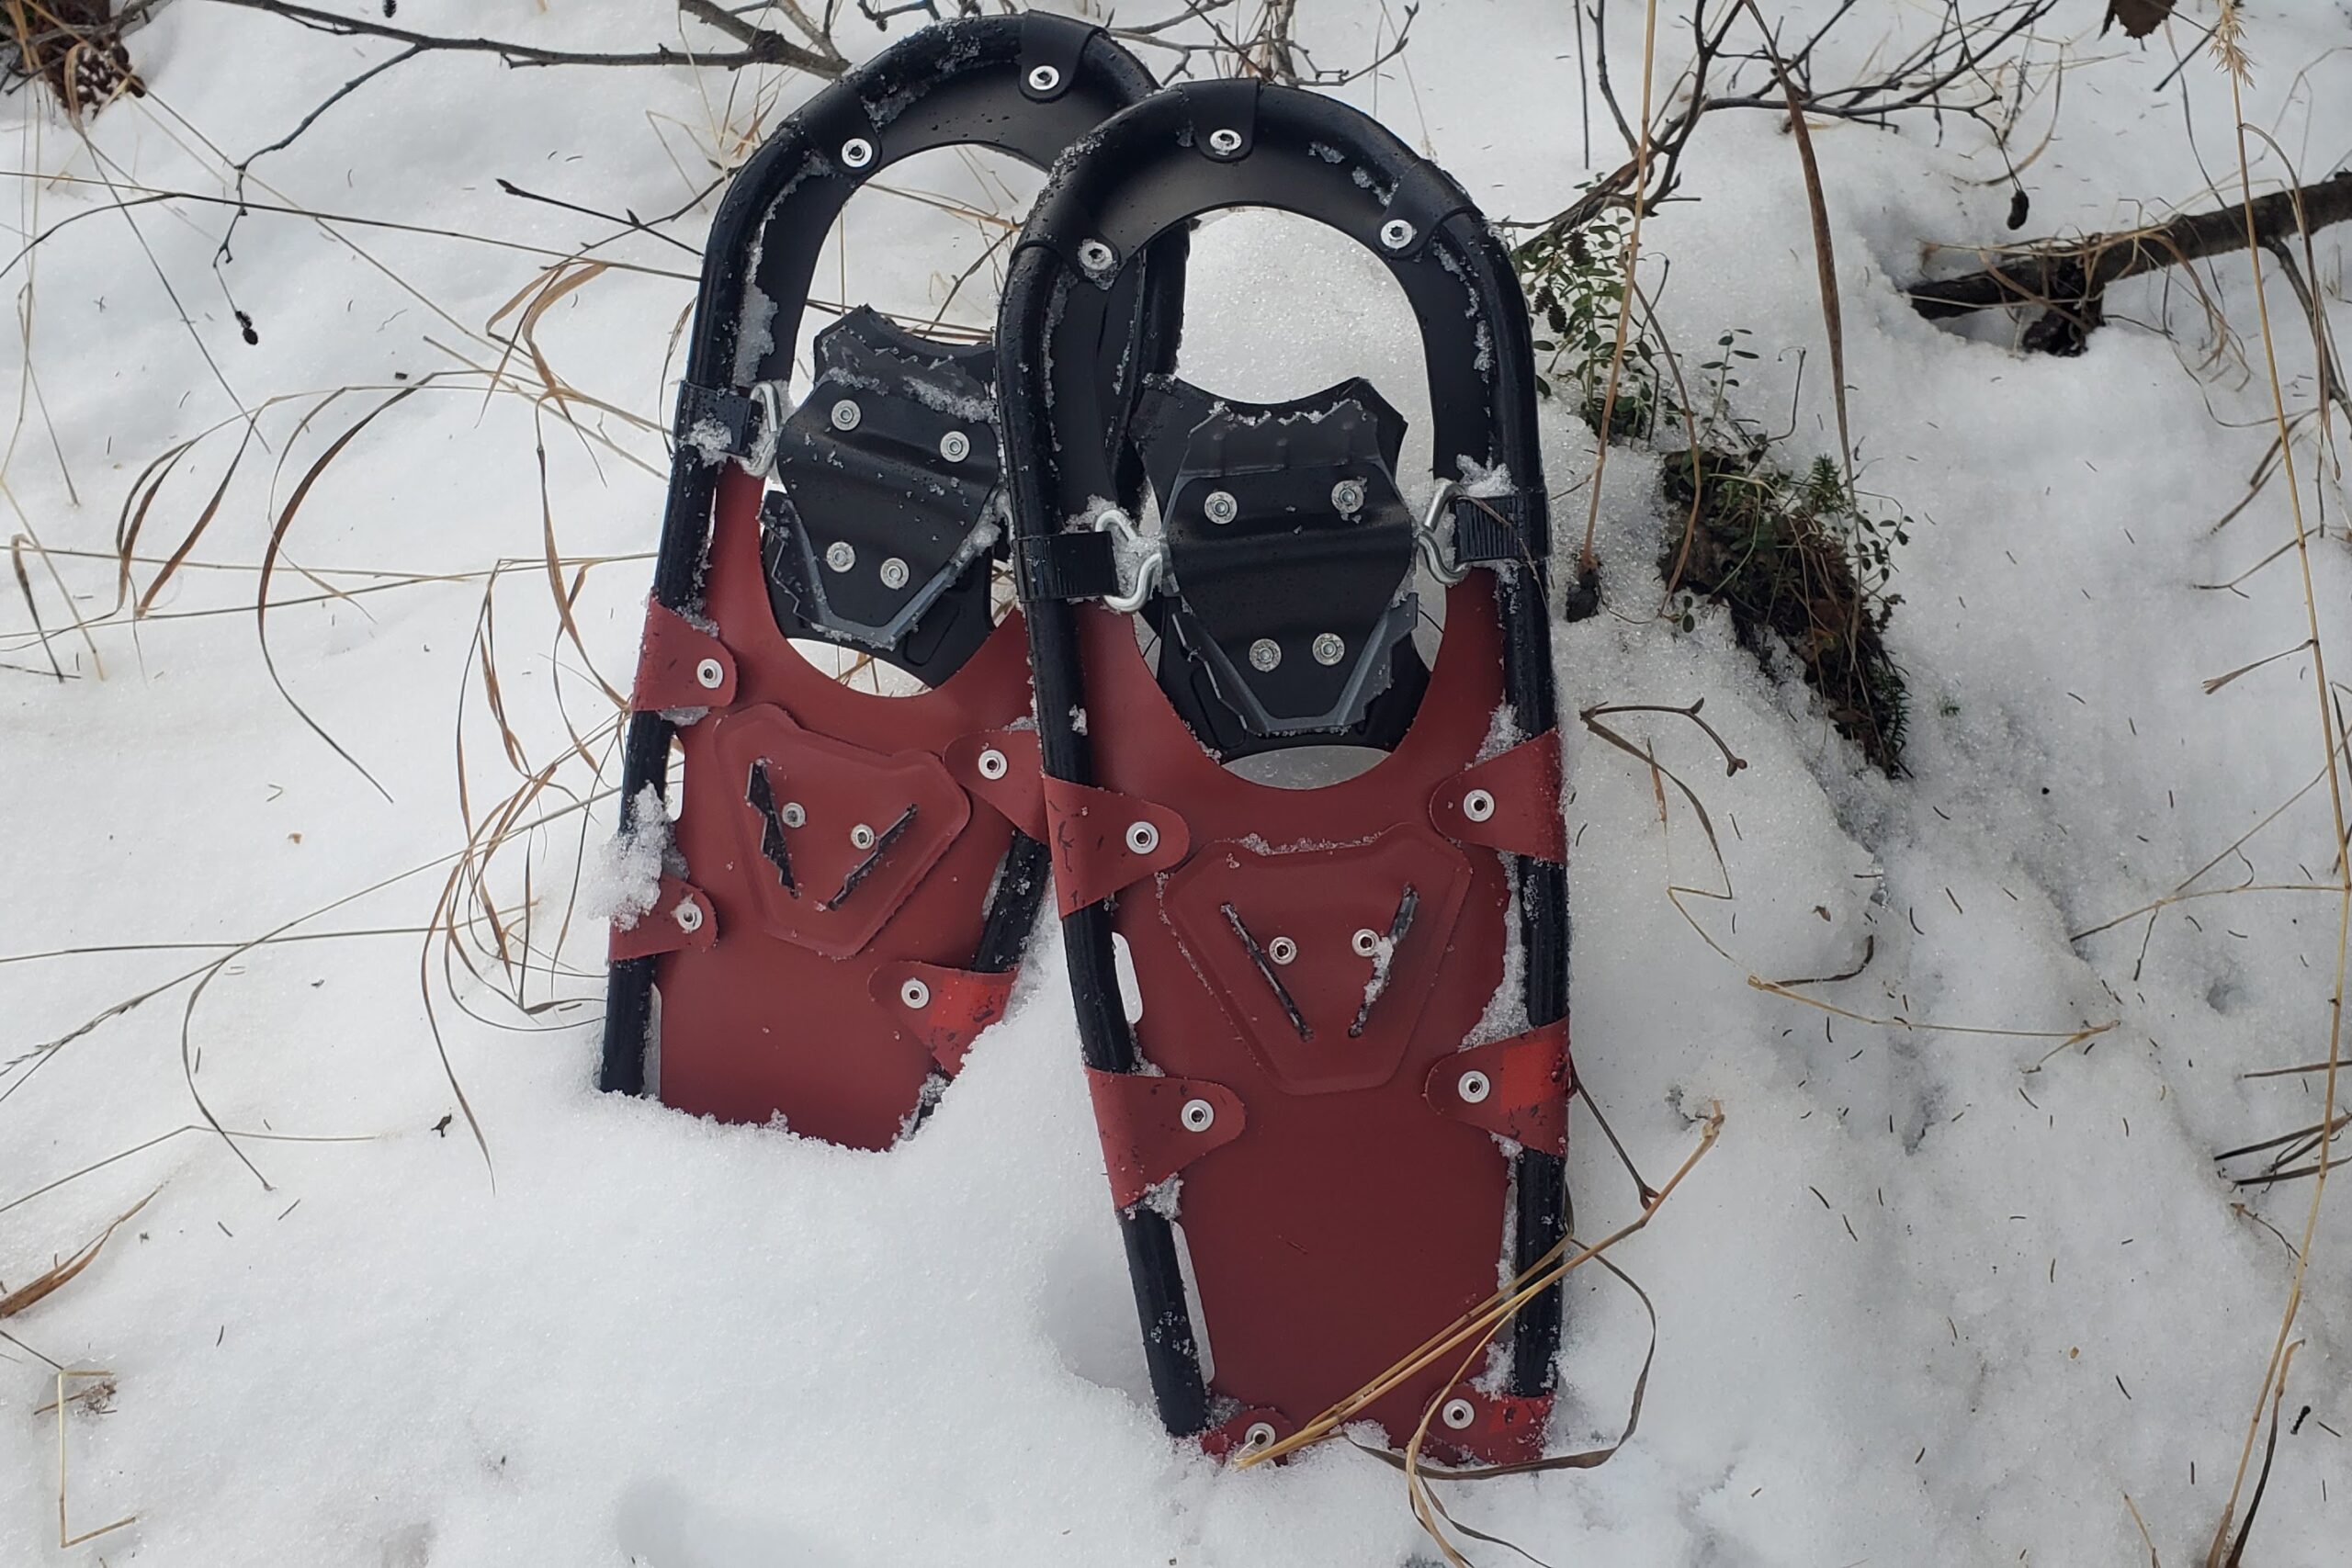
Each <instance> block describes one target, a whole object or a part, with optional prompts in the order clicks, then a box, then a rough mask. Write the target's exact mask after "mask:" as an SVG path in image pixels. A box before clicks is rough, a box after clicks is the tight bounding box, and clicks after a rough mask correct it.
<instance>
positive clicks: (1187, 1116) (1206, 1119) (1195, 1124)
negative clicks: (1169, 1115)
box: [1181, 1100, 1216, 1133]
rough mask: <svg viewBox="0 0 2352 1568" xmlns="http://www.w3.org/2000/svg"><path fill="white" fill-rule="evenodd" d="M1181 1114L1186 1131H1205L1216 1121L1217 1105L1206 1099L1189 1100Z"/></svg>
mask: <svg viewBox="0 0 2352 1568" xmlns="http://www.w3.org/2000/svg"><path fill="white" fill-rule="evenodd" d="M1181 1114H1182V1117H1183V1119H1184V1129H1185V1131H1187V1132H1191V1133H1205V1132H1207V1131H1208V1130H1209V1128H1210V1127H1211V1126H1212V1125H1213V1124H1214V1123H1215V1122H1216V1106H1214V1105H1211V1104H1210V1103H1209V1102H1208V1101H1207V1100H1186V1101H1185V1102H1184V1109H1183V1111H1182V1112H1181Z"/></svg>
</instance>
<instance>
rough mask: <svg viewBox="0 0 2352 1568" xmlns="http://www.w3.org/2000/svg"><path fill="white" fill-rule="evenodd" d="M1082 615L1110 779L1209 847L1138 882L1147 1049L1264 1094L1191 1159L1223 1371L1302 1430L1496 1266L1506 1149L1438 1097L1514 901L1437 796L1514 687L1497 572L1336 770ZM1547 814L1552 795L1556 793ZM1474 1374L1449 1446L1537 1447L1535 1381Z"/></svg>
mask: <svg viewBox="0 0 2352 1568" xmlns="http://www.w3.org/2000/svg"><path fill="white" fill-rule="evenodd" d="M1077 614H1078V617H1079V626H1080V647H1081V649H1082V653H1083V658H1084V660H1085V676H1086V693H1087V714H1086V719H1087V729H1088V733H1089V735H1090V737H1091V741H1092V750H1093V754H1094V758H1095V763H1096V770H1097V775H1098V777H1097V783H1098V784H1101V785H1102V786H1103V788H1105V789H1110V790H1115V791H1118V792H1120V793H1122V794H1125V795H1132V796H1135V797H1137V798H1139V799H1142V800H1147V801H1151V802H1154V803H1159V804H1165V805H1168V806H1171V807H1176V808H1178V809H1180V810H1181V811H1182V815H1183V817H1184V819H1185V823H1186V827H1187V829H1188V830H1189V832H1190V835H1191V840H1192V846H1193V852H1192V855H1191V857H1190V858H1189V859H1188V860H1187V861H1186V862H1185V863H1184V864H1183V865H1182V867H1181V868H1179V869H1177V870H1175V871H1174V872H1172V873H1168V874H1161V875H1159V876H1158V877H1156V878H1154V879H1152V881H1151V882H1149V883H1147V884H1142V885H1138V886H1135V887H1131V888H1129V889H1127V890H1126V891H1125V893H1123V894H1121V895H1120V896H1119V897H1118V900H1117V905H1116V913H1115V917H1114V919H1115V925H1116V929H1117V930H1118V931H1119V932H1120V934H1121V935H1123V936H1124V937H1125V940H1126V942H1127V945H1128V949H1129V952H1130V954H1131V956H1132V959H1133V962H1134V964H1135V970H1136V979H1137V981H1138V983H1139V987H1140V990H1141V993H1142V996H1143V998H1144V1011H1143V1016H1142V1019H1141V1020H1140V1021H1138V1022H1137V1023H1136V1043H1137V1045H1138V1047H1139V1049H1140V1051H1141V1052H1142V1055H1144V1057H1145V1058H1146V1059H1147V1060H1148V1061H1149V1062H1150V1063H1152V1064H1153V1065H1155V1066H1158V1067H1159V1068H1160V1069H1162V1070H1163V1071H1165V1072H1167V1073H1169V1074H1170V1075H1174V1076H1176V1077H1186V1078H1195V1079H1200V1080H1204V1081H1206V1082H1210V1083H1214V1084H1217V1085H1221V1086H1223V1087H1225V1088H1227V1089H1231V1090H1233V1091H1234V1092H1235V1093H1236V1094H1237V1095H1238V1096H1239V1098H1240V1100H1241V1103H1242V1104H1243V1106H1244V1107H1246V1111H1247V1125H1246V1127H1245V1128H1244V1130H1243V1131H1242V1132H1241V1133H1240V1134H1239V1135H1238V1136H1237V1137H1235V1138H1234V1139H1233V1140H1232V1141H1231V1142H1230V1143H1228V1144H1226V1145H1223V1146H1221V1147H1216V1148H1211V1149H1208V1150H1207V1151H1206V1152H1204V1153H1203V1154H1201V1155H1200V1156H1198V1157H1197V1158H1193V1159H1192V1160H1190V1161H1189V1163H1187V1164H1185V1165H1184V1167H1183V1168H1182V1189H1181V1193H1180V1197H1179V1210H1178V1213H1179V1224H1180V1225H1181V1227H1182V1231H1183V1234H1184V1240H1185V1244H1186V1247H1187V1249H1188V1251H1189V1252H1190V1254H1191V1258H1192V1264H1193V1275H1194V1280H1195V1282H1196V1286H1197V1289H1198V1292H1199V1306H1200V1316H1201V1318H1202V1319H1203V1322H1202V1323H1201V1325H1200V1326H1201V1328H1202V1329H1203V1332H1204V1337H1205V1338H1206V1339H1207V1340H1208V1342H1209V1347H1210V1356H1211V1359H1213V1360H1214V1362H1215V1367H1216V1375H1215V1377H1214V1379H1213V1380H1212V1383H1211V1386H1212V1389H1213V1390H1214V1392H1216V1393H1219V1394H1222V1395H1226V1396H1229V1397H1230V1398H1232V1399H1234V1400H1236V1401H1238V1402H1239V1404H1241V1405H1243V1406H1244V1407H1246V1408H1248V1409H1250V1410H1253V1411H1273V1412H1277V1413H1279V1415H1280V1416H1281V1417H1283V1419H1284V1420H1285V1421H1286V1422H1288V1423H1290V1424H1294V1425H1303V1424H1304V1423H1305V1422H1306V1421H1307V1420H1309V1419H1311V1418H1312V1417H1314V1416H1317V1415H1318V1414H1320V1413H1321V1412H1322V1411H1323V1410H1324V1409H1325V1408H1327V1407H1328V1406H1329V1405H1330V1404H1332V1403H1334V1402H1335V1401H1337V1400H1339V1399H1340V1398H1342V1397H1344V1396H1346V1395H1348V1394H1350V1393H1353V1392H1354V1391H1355V1390H1356V1389H1357V1388H1359V1387H1360V1386H1362V1385H1363V1383H1365V1382H1369V1381H1371V1380H1372V1379H1373V1378H1374V1376H1376V1375H1378V1374H1379V1373H1380V1372H1382V1371H1385V1369H1386V1368H1388V1367H1389V1366H1390V1365H1391V1364H1393V1363H1394V1362H1395V1361H1397V1360H1398V1359H1401V1358H1403V1357H1404V1356H1406V1355H1407V1354H1408V1353H1409V1352H1411V1351H1412V1350H1413V1349H1414V1348H1416V1347H1418V1346H1419V1345H1420V1344H1421V1343H1422V1342H1423V1341H1424V1340H1425V1339H1427V1338H1428V1337H1430V1335H1432V1334H1434V1333H1435V1332H1437V1331H1438V1330H1440V1329H1442V1328H1443V1327H1445V1326H1446V1325H1448V1324H1450V1323H1452V1322H1453V1319H1454V1318H1455V1317H1457V1316H1458V1315H1460V1314H1462V1313H1463V1312H1464V1311H1466V1310H1468V1309H1470V1308H1473V1307H1475V1306H1476V1305H1477V1304H1479V1303H1481V1302H1483V1301H1484V1300H1486V1299H1487V1296H1488V1295H1490V1294H1491V1293H1492V1292H1494V1290H1495V1289H1496V1287H1497V1285H1498V1269H1500V1267H1501V1260H1502V1258H1503V1255H1504V1241H1503V1235H1504V1220H1505V1209H1506V1200H1507V1196H1508V1191H1509V1163H1508V1159H1507V1156H1506V1155H1505V1153H1504V1151H1503V1148H1502V1146H1501V1145H1498V1143H1497V1141H1496V1139H1495V1138H1494V1137H1493V1136H1492V1135H1490V1134H1488V1133H1487V1132H1486V1131H1484V1130H1482V1129H1480V1128H1478V1127H1476V1126H1474V1125H1471V1124H1468V1123H1467V1122H1464V1121H1462V1120H1459V1119H1456V1118H1454V1117H1453V1116H1450V1115H1447V1114H1444V1113H1442V1112H1441V1111H1439V1110H1437V1109H1436V1108H1434V1107H1433V1106H1432V1105H1431V1104H1430V1100H1428V1098H1427V1097H1426V1095H1425V1089H1426V1086H1427V1083H1428V1080H1429V1077H1430V1072H1431V1069H1432V1067H1433V1066H1434V1065H1435V1064H1436V1063H1437V1062H1438V1061H1439V1060H1440V1059H1441V1058H1443V1057H1447V1056H1450V1055H1453V1053H1454V1052H1455V1051H1456V1050H1457V1049H1459V1048H1460V1046H1461V1045H1462V1043H1463V1042H1464V1038H1465V1037H1466V1036H1467V1035H1468V1034H1469V1033H1470V1032H1471V1030H1472V1029H1473V1027H1474V1026H1475V1025H1476V1023H1477V1022H1478V1021H1479V1019H1480V1017H1481V1016H1482V1014H1483V1013H1484V1012H1485V1010H1486V1008H1487V1003H1488V1000H1489V998H1491V997H1492V996H1493V995H1494V993H1495V990H1496V987H1497V986H1498V984H1499V982H1500V980H1501V978H1502V963H1503V954H1504V952H1505V946H1506V940H1507V934H1506V933H1507V927H1506V922H1507V921H1510V920H1512V919H1516V914H1515V911H1514V909H1513V908H1512V906H1511V901H1510V886H1509V882H1508V878H1507V876H1506V874H1505V871H1504V864H1503V861H1502V859H1501V857H1500V856H1499V855H1498V854H1497V853H1496V852H1493V851H1492V850H1489V849H1484V848H1477V847H1473V846H1465V845H1461V844H1457V843H1455V842H1454V841H1453V840H1449V839H1447V838H1445V837H1443V836H1442V835H1440V834H1439V833H1438V831H1437V830H1436V829H1435V827H1434V826H1433V825H1432V823H1431V822H1430V818H1429V813H1428V807H1429V802H1430V797H1431V795H1432V793H1433V792H1434V791H1436V790H1437V789H1438V788H1439V787H1440V786H1441V785H1442V784H1444V783H1445V782H1446V781H1448V780H1450V779H1452V778H1453V776H1454V775H1455V774H1456V773H1459V772H1460V771H1461V770H1462V769H1464V768H1465V767H1467V766H1469V765H1471V764H1472V763H1473V762H1475V761H1476V759H1477V755H1478V751H1479V749H1480V747H1481V746H1482V745H1483V743H1484V742H1485V740H1486V739H1487V733H1488V727H1489V724H1490V722H1491V717H1492V715H1493V713H1494V711H1495V709H1496V707H1497V706H1498V704H1499V703H1500V702H1501V700H1502V683H1501V679H1502V678H1501V640H1500V635H1499V630H1498V625H1497V620H1496V613H1495V607H1494V602H1493V597H1492V593H1491V591H1490V588H1489V586H1488V584H1487V581H1486V579H1484V578H1483V577H1477V578H1474V579H1472V580H1471V581H1469V582H1468V583H1466V584H1465V585H1464V586H1461V587H1457V588H1455V589H1453V590H1452V591H1451V592H1449V594H1448V596H1447V601H1446V622H1445V635H1444V638H1443V641H1442V646H1441V649H1440V652H1439V656H1438V660H1437V664H1436V667H1435V669H1434V671H1432V673H1431V678H1430V688H1429V693H1428V695H1427V696H1426V697H1425V698H1424V699H1423V700H1422V703H1421V705H1420V709H1419V717H1418V719H1417V720H1416V722H1415V724H1414V726H1413V728H1412V729H1411V731H1410V732H1409V733H1408V735H1407V736H1406V738H1405V739H1404V741H1403V743H1402V744H1401V745H1400V746H1399V747H1398V748H1397V750H1396V751H1394V752H1393V753H1392V754H1391V755H1389V756H1388V757H1387V758H1385V760H1383V761H1381V762H1379V763H1378V764H1377V765H1376V766H1374V768H1372V769H1371V770H1370V771H1368V772H1366V773H1362V774H1360V775H1358V776H1356V777H1354V778H1352V779H1349V780H1346V781H1344V782H1342V783H1339V784H1331V785H1329V786H1327V787H1323V788H1319V789H1314V790H1284V789H1277V788H1273V787H1271V786H1268V785H1262V784H1254V783H1251V782H1250V781H1248V780H1246V779H1243V778H1240V777H1238V776H1237V775H1235V774H1233V773H1227V771H1225V770H1224V769H1223V768H1222V767H1220V766H1218V764H1217V763H1216V761H1214V760H1212V759H1211V758H1210V757H1208V756H1207V755H1206V754H1205V753H1204V752H1203V751H1202V750H1201V748H1200V746H1199V745H1198V744H1197V743H1196V742H1195V741H1194V740H1193V738H1192V736H1191V734H1190V732H1189V731H1187V730H1186V728H1184V726H1183V724H1182V721H1181V720H1180V719H1178V718H1177V717H1176V716H1175V714H1174V713H1173V712H1172V711H1171V710H1170V707H1169V705H1168V704H1167V702H1166V701H1165V699H1163V698H1162V697H1161V695H1160V694H1159V690H1158V689H1157V687H1156V685H1155V683H1154V682H1153V678H1152V675H1151V672H1150V671H1149V669H1148V667H1147V665H1146V663H1145V660H1144V659H1143V657H1142V655H1141V653H1140V652H1139V651H1138V649H1137V648H1136V637H1135V634H1134V630H1133V627H1132V626H1131V623H1130V622H1129V621H1128V620H1127V619H1126V618H1125V617H1122V616H1118V615H1113V614H1111V613H1109V612H1106V611H1104V610H1103V609H1102V608H1101V607H1099V606H1095V605H1082V606H1080V608H1079V610H1078V612H1077ZM1544 809H1547V810H1556V809H1557V795H1556V788H1555V790H1554V792H1553V798H1552V799H1551V801H1550V802H1549V803H1547V804H1546V806H1545V807H1544ZM1406 882H1410V883H1411V884H1412V885H1413V886H1414V887H1415V890H1416V893H1417V895H1418V897H1419V907H1418V908H1417V910H1416V913H1415V918H1414V920H1413V924H1412V926H1411V928H1410V930H1409V931H1408V933H1407V935H1406V937H1405V938H1404V940H1403V941H1402V942H1398V943H1397V946H1396V949H1395V952H1394V954H1393V956H1392V958H1391V960H1390V962H1391V974H1390V978H1389V982H1388V985H1387V987H1386V989H1385V991H1383V992H1382V993H1381V995H1380V996H1379V998H1378V999H1377V1000H1376V1001H1375V1002H1374V1006H1373V1007H1372V1008H1371V1009H1370V1010H1369V1011H1368V1013H1367V1014H1366V1016H1365V1017H1364V1020H1363V1028H1362V1030H1361V1032H1356V1033H1352V1034H1351V1028H1352V1027H1353V1026H1354V1025H1355V1023H1356V1019H1357V1014H1358V1011H1359V1010H1360V1009H1361V1008H1362V1006H1363V996H1364V993H1365V988H1366V986H1367V984H1368V982H1369V981H1370V979H1371V977H1372V975H1373V969H1374V960H1373V959H1371V958H1368V957H1366V956H1364V955H1363V954H1362V953H1360V952H1359V951H1358V950H1357V947H1356V945H1355V943H1356V935H1355V933H1357V932H1358V931H1371V932H1373V933H1374V935H1375V937H1385V935H1386V933H1387V932H1388V931H1389V929H1390V926H1391V922H1392V919H1393V917H1394V916H1395V914H1396V911H1397V904H1398V902H1399V897H1400V892H1401V886H1400V885H1401V884H1403V883H1406ZM1228 908H1229V909H1230V910H1231V913H1232V915H1234V916H1238V918H1239V919H1240V921H1241V924H1242V925H1243V927H1245V928H1246V929H1247V930H1248V931H1249V933H1250V939H1251V940H1252V941H1254V942H1256V943H1257V944H1258V945H1259V946H1260V947H1261V949H1263V948H1265V947H1266V946H1267V945H1268V944H1270V943H1271V942H1273V940H1274V939H1275V938H1277V937H1281V938H1286V939H1288V941H1289V942H1292V943H1295V949H1296V951H1295V954H1291V955H1290V961H1289V962H1288V963H1286V964H1273V965H1272V971H1273V973H1274V975H1275V976H1277V977H1279V978H1280V979H1281V980H1282V981H1283V988H1284V990H1285V991H1287V992H1288V993H1289V998H1290V1002H1291V1007H1290V1008H1289V1009H1286V1008H1285V1007H1284V1006H1283V1002H1282V998H1280V997H1278V996H1277V995H1276V993H1275V991H1274V989H1273V987H1272V985H1271V984H1269V983H1268V982H1267V980H1266V979H1265V976H1264V974H1263V972H1262V971H1261V969H1260V968H1259V966H1258V964H1256V962H1255V961H1253V959H1252V958H1251V957H1250V953H1249V950H1248V946H1247V944H1245V942H1243V940H1242V938H1241V936H1240V934H1239V933H1238V932H1236V931H1234V930H1233V929H1232V922H1231V919H1229V918H1228V917H1227V909H1228ZM1292 1010H1295V1012H1296V1013H1297V1015H1298V1016H1297V1017H1296V1018H1293V1017H1292V1016H1291V1013H1292ZM1302 1027H1303V1028H1304V1030H1305V1031H1306V1035H1311V1038H1310V1037H1306V1035H1303V1034H1302ZM1561 1092H1562V1093H1563V1094H1565V1088H1563V1089H1562V1090H1561ZM1453 1359H1458V1358H1453ZM1453 1359H1449V1360H1448V1362H1447V1363H1446V1364H1445V1365H1443V1366H1441V1367H1437V1368H1433V1369H1431V1370H1430V1371H1427V1372H1425V1373H1423V1374H1422V1375H1421V1376H1420V1377H1419V1378H1418V1379H1416V1380H1414V1381H1413V1382H1409V1383H1408V1384H1407V1385H1406V1386H1404V1387H1403V1388H1401V1389H1399V1390H1398V1391H1397V1392H1396V1393H1393V1394H1392V1395H1390V1396H1389V1397H1388V1398H1387V1399H1385V1400H1384V1401H1383V1402H1382V1403H1381V1404H1377V1405H1375V1406H1374V1407H1373V1409H1372V1411H1371V1412H1370V1414H1371V1415H1372V1416H1374V1418H1376V1419H1377V1420H1379V1421H1380V1422H1381V1423H1382V1425H1383V1426H1384V1427H1385V1428H1386V1429H1387V1431H1388V1433H1389V1434H1390V1437H1391V1438H1392V1439H1394V1440H1398V1441H1402V1440H1403V1439H1405V1438H1408V1437H1409V1435H1410V1434H1411V1432H1412V1429H1413V1427H1414V1426H1415V1425H1416V1423H1417V1422H1418V1421H1419V1418H1420V1415H1421V1412H1422V1410H1423V1408H1424V1407H1425V1406H1426V1405H1427V1404H1428V1402H1429V1401H1430V1399H1431V1398H1432V1397H1433V1396H1435V1395H1436V1394H1437V1393H1440V1392H1441V1390H1442V1387H1443V1385H1444V1384H1445V1383H1446V1382H1448V1378H1449V1374H1450V1372H1451V1371H1452V1366H1453ZM1480 1370H1481V1369H1480V1368H1479V1367H1477V1366H1474V1367H1473V1368H1472V1375H1473V1376H1476V1374H1477V1373H1478V1371H1480ZM1474 1397H1475V1398H1476V1404H1477V1405H1478V1409H1477V1413H1476V1414H1477V1419H1476V1420H1475V1421H1474V1423H1473V1429H1472V1430H1470V1431H1468V1432H1464V1433H1460V1434H1455V1433H1449V1432H1448V1431H1447V1430H1446V1429H1445V1428H1444V1427H1442V1426H1440V1425H1437V1424H1434V1423H1433V1424H1432V1431H1433V1433H1434V1435H1435V1438H1436V1440H1437V1441H1438V1442H1439V1443H1440V1445H1441V1446H1442V1447H1452V1448H1454V1449H1456V1450H1463V1451H1466V1452H1471V1453H1475V1454H1477V1455H1478V1456H1479V1457H1483V1458H1487V1459H1496V1460H1505V1459H1517V1458H1523V1457H1528V1456H1529V1455H1530V1454H1532V1452H1534V1451H1535V1450H1536V1448H1537V1446H1538V1445H1540V1443H1541V1439H1542V1433H1541V1425H1542V1424H1541V1421H1540V1420H1539V1419H1531V1418H1530V1412H1529V1410H1528V1408H1527V1402H1509V1401H1492V1402H1489V1401H1487V1400H1486V1399H1485V1398H1484V1397H1483V1396H1474ZM1513 1406H1516V1409H1515V1410H1514V1409H1513V1408H1511V1407H1513ZM1507 1416H1508V1417H1509V1420H1508V1422H1507V1421H1506V1417H1507ZM1449 1439H1452V1440H1451V1441H1449Z"/></svg>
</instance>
